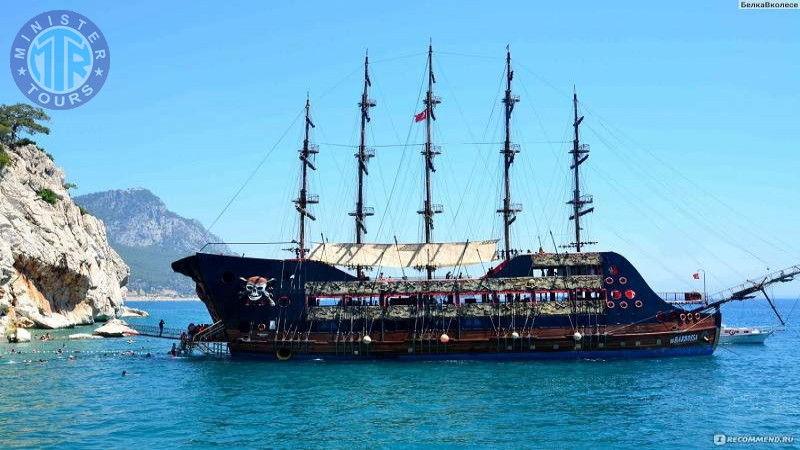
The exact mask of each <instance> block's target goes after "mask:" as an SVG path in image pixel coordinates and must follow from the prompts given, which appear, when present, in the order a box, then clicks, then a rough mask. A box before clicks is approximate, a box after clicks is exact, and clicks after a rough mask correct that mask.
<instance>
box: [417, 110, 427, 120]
mask: <svg viewBox="0 0 800 450" xmlns="http://www.w3.org/2000/svg"><path fill="white" fill-rule="evenodd" d="M427 118H428V110H427V109H426V110H424V111H422V112H421V113H419V114H416V115H414V122H422V121H423V120H425V119H427Z"/></svg>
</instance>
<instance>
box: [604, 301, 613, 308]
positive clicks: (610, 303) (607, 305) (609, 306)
mask: <svg viewBox="0 0 800 450" xmlns="http://www.w3.org/2000/svg"><path fill="white" fill-rule="evenodd" d="M606 307H607V308H608V309H614V302H612V301H611V300H609V301H607V302H606Z"/></svg>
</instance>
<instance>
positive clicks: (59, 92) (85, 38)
mask: <svg viewBox="0 0 800 450" xmlns="http://www.w3.org/2000/svg"><path fill="white" fill-rule="evenodd" d="M110 57H111V54H110V52H109V49H108V42H106V39H105V37H104V36H103V33H102V32H100V29H99V28H98V27H97V25H95V24H94V23H93V22H92V21H91V20H89V19H88V18H86V16H83V15H81V14H79V13H76V12H74V11H66V10H54V11H48V12H45V13H42V14H39V15H38V16H36V17H34V18H33V19H31V20H29V21H28V23H26V24H25V25H23V27H22V28H21V29H20V30H19V32H18V33H17V35H16V36H15V37H14V42H13V44H12V45H11V56H10V61H11V64H10V67H11V76H12V77H13V78H14V82H15V83H16V84H17V87H19V89H20V91H22V93H23V94H25V96H26V97H27V98H28V100H30V101H31V102H33V103H35V104H37V105H39V106H41V107H43V108H48V109H71V108H75V107H77V106H80V105H82V104H84V103H86V102H87V101H89V100H90V99H91V98H92V97H93V96H95V95H96V94H97V92H98V91H99V90H100V88H102V87H103V84H104V83H105V80H106V78H107V77H108V71H109V69H110V66H111V61H110Z"/></svg>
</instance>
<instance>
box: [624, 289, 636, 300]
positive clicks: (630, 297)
mask: <svg viewBox="0 0 800 450" xmlns="http://www.w3.org/2000/svg"><path fill="white" fill-rule="evenodd" d="M625 297H628V300H633V298H634V297H636V291H634V290H633V289H628V290H627V291H625Z"/></svg>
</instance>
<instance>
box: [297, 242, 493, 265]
mask: <svg viewBox="0 0 800 450" xmlns="http://www.w3.org/2000/svg"><path fill="white" fill-rule="evenodd" d="M308 259H311V260H314V261H320V262H325V263H328V264H334V265H338V266H348V267H355V266H364V267H377V266H381V267H412V268H416V269H420V268H424V267H426V266H431V267H454V266H465V265H470V264H479V263H488V262H490V261H493V260H495V259H497V239H492V240H488V241H475V242H470V241H467V242H447V243H431V244H330V243H325V244H318V245H317V246H316V247H315V248H314V250H312V251H311V253H310V254H309V255H308Z"/></svg>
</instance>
